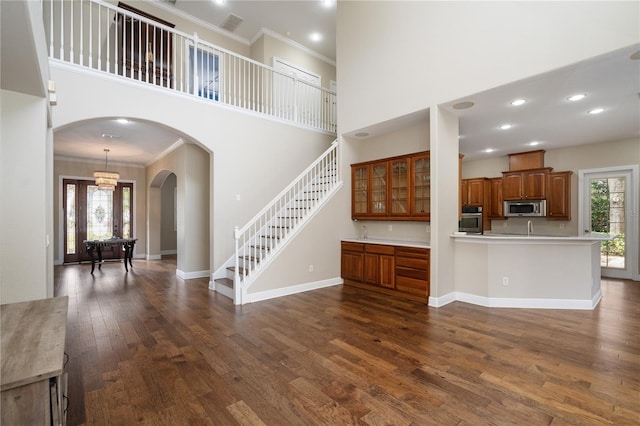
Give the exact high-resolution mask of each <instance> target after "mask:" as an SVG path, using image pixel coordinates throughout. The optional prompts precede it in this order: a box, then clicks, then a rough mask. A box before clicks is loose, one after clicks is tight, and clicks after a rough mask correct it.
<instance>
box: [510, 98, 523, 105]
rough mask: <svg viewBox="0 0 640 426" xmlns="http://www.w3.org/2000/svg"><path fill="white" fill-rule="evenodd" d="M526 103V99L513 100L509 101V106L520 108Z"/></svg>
mask: <svg viewBox="0 0 640 426" xmlns="http://www.w3.org/2000/svg"><path fill="white" fill-rule="evenodd" d="M526 103H527V100H526V99H514V100H512V101H511V105H513V106H520V105H524V104H526Z"/></svg>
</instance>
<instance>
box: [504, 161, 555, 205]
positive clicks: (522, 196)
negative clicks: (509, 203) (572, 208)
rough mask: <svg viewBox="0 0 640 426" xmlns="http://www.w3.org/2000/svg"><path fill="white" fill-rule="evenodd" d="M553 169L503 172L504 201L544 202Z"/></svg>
mask: <svg viewBox="0 0 640 426" xmlns="http://www.w3.org/2000/svg"><path fill="white" fill-rule="evenodd" d="M550 171H551V168H549V167H546V168H542V169H533V170H523V171H515V172H502V198H503V199H504V200H544V199H546V198H547V193H546V186H547V178H548V174H549V172H550Z"/></svg>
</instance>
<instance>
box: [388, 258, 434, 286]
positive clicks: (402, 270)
mask: <svg viewBox="0 0 640 426" xmlns="http://www.w3.org/2000/svg"><path fill="white" fill-rule="evenodd" d="M397 262H398V259H396V275H397V276H399V277H407V278H414V279H416V280H423V281H427V279H428V277H429V271H427V270H426V269H416V268H407V267H406V266H401V265H398V263H397Z"/></svg>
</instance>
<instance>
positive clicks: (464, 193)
mask: <svg viewBox="0 0 640 426" xmlns="http://www.w3.org/2000/svg"><path fill="white" fill-rule="evenodd" d="M460 204H462V205H463V206H468V205H469V179H462V180H461V181H460Z"/></svg>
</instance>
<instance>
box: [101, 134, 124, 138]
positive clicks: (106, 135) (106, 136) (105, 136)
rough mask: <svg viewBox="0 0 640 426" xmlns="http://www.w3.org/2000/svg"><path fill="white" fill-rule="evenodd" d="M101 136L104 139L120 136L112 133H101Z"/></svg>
mask: <svg viewBox="0 0 640 426" xmlns="http://www.w3.org/2000/svg"><path fill="white" fill-rule="evenodd" d="M102 137H103V138H104V139H118V138H119V137H120V136H118V135H112V134H111V133H103V134H102Z"/></svg>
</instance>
